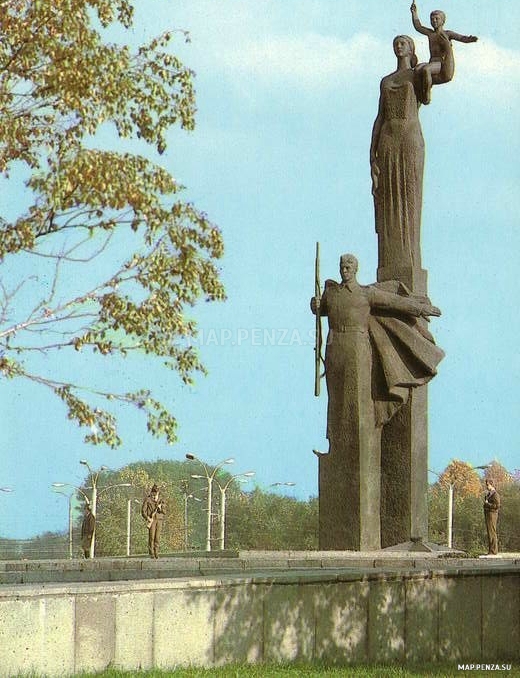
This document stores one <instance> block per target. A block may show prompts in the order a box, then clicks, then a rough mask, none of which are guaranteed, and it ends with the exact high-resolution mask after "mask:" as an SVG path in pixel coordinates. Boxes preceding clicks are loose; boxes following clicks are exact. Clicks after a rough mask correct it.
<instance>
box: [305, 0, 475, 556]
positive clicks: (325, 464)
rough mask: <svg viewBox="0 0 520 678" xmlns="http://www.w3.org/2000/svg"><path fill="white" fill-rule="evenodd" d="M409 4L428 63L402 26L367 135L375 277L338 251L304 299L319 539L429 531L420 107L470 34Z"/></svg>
mask: <svg viewBox="0 0 520 678" xmlns="http://www.w3.org/2000/svg"><path fill="white" fill-rule="evenodd" d="M411 12H412V22H413V25H414V27H415V28H416V30H418V31H419V32H420V33H422V34H424V35H427V36H428V41H429V46H430V61H429V62H428V63H424V64H419V63H418V59H417V57H416V54H415V44H414V41H413V40H412V38H410V37H409V36H406V35H399V36H397V37H396V38H394V41H393V48H394V53H395V56H396V59H397V67H396V69H395V70H394V71H393V72H392V73H390V74H389V75H387V76H385V77H384V78H383V79H382V80H381V85H380V98H379V110H378V113H377V117H376V119H375V122H374V126H373V130H372V140H371V145H370V169H371V176H372V194H373V197H374V208H375V229H376V232H377V240H378V269H377V283H375V284H373V285H369V286H366V287H362V286H360V285H359V284H358V283H357V281H356V271H357V260H356V258H355V257H354V256H353V255H344V256H342V257H341V259H340V276H341V281H342V282H341V283H336V282H334V281H332V280H328V281H326V283H325V288H324V292H323V296H321V297H320V295H319V293H318V291H317V292H316V293H315V296H314V297H313V299H312V300H311V309H312V311H313V313H315V314H317V316H318V317H319V316H322V315H323V316H327V317H328V322H329V336H328V338H327V346H326V353H325V377H326V382H327V394H328V409H327V438H328V440H329V450H328V452H326V453H319V452H316V454H317V455H318V457H319V509H320V526H319V535H320V548H322V549H334V550H343V549H347V550H373V549H379V548H381V547H383V548H384V547H389V546H393V545H396V544H402V548H403V549H404V548H409V547H410V544H419V545H420V544H425V543H426V542H427V537H428V508H427V488H428V479H427V474H428V467H427V464H428V433H427V426H428V421H427V410H428V403H427V387H426V384H427V382H428V381H429V380H430V379H431V378H432V377H433V376H434V375H435V373H436V367H437V365H438V363H439V362H440V360H441V359H442V357H443V355H444V354H443V352H442V350H441V349H439V348H438V347H437V346H436V345H435V343H434V340H433V337H432V336H431V334H430V333H429V332H428V330H427V329H426V319H427V317H428V316H430V315H439V314H440V311H439V309H437V308H436V307H434V306H432V305H431V303H430V301H429V299H428V297H427V272H426V271H425V270H423V268H422V264H421V238H420V226H421V212H422V185H423V168H424V140H423V136H422V131H421V126H420V122H419V108H420V106H421V104H429V103H430V98H431V88H432V86H433V85H439V84H443V83H446V82H449V81H450V80H451V79H452V77H453V72H454V58H453V50H452V46H451V41H452V40H459V41H461V42H474V41H475V40H476V39H477V38H475V37H474V36H461V35H459V34H457V33H454V32H453V31H447V30H445V29H444V21H445V15H444V13H443V12H440V11H439V10H436V11H435V12H432V14H431V23H432V28H431V29H429V28H425V27H424V26H422V25H421V23H420V21H419V18H418V14H417V7H416V5H415V3H414V4H412V7H411ZM318 325H319V322H317V326H318ZM318 334H319V333H318ZM320 344H321V340H319V341H318V342H317V348H316V350H317V356H318V355H319V351H320ZM317 364H319V361H318V362H317ZM318 379H319V377H318ZM317 391H319V389H316V390H315V393H316V392H317ZM412 548H413V546H412ZM417 548H421V547H420V546H418V547H417ZM424 548H427V547H426V546H424Z"/></svg>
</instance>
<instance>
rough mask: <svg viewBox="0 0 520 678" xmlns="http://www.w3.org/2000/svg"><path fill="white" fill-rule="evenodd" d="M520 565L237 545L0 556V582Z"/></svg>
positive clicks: (515, 560)
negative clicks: (156, 552)
mask: <svg viewBox="0 0 520 678" xmlns="http://www.w3.org/2000/svg"><path fill="white" fill-rule="evenodd" d="M504 567H507V568H513V570H514V569H516V568H518V569H520V554H518V553H516V554H515V553H510V554H507V553H501V554H499V555H498V556H486V557H481V558H466V557H461V555H460V552H456V551H453V553H451V554H447V553H446V552H445V551H442V552H435V551H434V552H426V551H425V552H422V551H421V552H413V551H408V552H407V551H404V552H403V551H388V550H382V551H371V552H358V551H241V552H239V553H238V552H222V553H221V552H218V551H213V552H211V553H206V552H202V553H196V554H193V553H175V554H170V555H165V556H163V557H160V558H159V559H158V560H154V559H151V558H148V557H131V558H95V559H93V560H85V559H81V560H80V559H70V560H68V559H67V560H11V561H0V585H9V584H10V585H18V584H45V583H72V582H103V581H104V582H117V581H132V580H136V581H138V580H143V579H147V580H152V579H176V578H190V577H193V578H201V577H202V578H204V577H214V576H231V577H232V576H244V575H247V576H253V575H262V576H263V575H264V574H266V575H272V574H275V573H277V574H279V575H282V574H284V575H291V574H292V573H294V572H295V571H297V570H298V571H301V572H304V573H307V574H309V575H310V573H311V572H312V573H313V574H314V575H320V574H325V573H327V572H328V573H329V574H330V573H331V571H333V570H334V571H339V572H342V571H346V572H353V571H354V572H364V571H367V570H368V571H370V570H378V571H379V572H384V571H387V572H399V571H409V570H412V571H414V570H415V571H421V572H425V571H428V572H430V571H443V572H450V573H452V572H454V573H456V572H468V571H470V570H475V569H477V570H486V571H488V570H490V569H496V568H504Z"/></svg>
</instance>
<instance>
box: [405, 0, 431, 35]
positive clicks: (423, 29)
mask: <svg viewBox="0 0 520 678" xmlns="http://www.w3.org/2000/svg"><path fill="white" fill-rule="evenodd" d="M410 11H411V12H412V23H413V27H414V28H415V30H416V31H417V32H418V33H422V34H423V35H429V34H430V33H433V31H432V29H431V28H426V26H423V25H422V23H421V22H420V20H419V15H418V14H417V5H416V4H415V2H412V6H411V7H410Z"/></svg>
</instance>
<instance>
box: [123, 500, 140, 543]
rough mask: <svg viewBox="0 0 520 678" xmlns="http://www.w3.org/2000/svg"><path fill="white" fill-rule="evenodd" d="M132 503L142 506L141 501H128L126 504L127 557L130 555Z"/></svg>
mask: <svg viewBox="0 0 520 678" xmlns="http://www.w3.org/2000/svg"><path fill="white" fill-rule="evenodd" d="M132 502H135V503H136V504H140V503H141V502H140V501H139V499H128V501H127V503H126V555H127V556H129V555H130V524H131V523H130V520H131V518H132Z"/></svg>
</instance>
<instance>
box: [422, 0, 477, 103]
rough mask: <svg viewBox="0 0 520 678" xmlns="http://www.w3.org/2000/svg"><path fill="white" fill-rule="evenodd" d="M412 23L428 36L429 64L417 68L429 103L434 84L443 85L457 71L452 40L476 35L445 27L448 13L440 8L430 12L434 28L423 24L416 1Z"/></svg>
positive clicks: (474, 38) (467, 38) (424, 99)
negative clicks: (464, 33)
mask: <svg viewBox="0 0 520 678" xmlns="http://www.w3.org/2000/svg"><path fill="white" fill-rule="evenodd" d="M410 10H411V12H412V23H413V26H414V28H415V30H416V31H418V32H419V33H422V34H423V35H427V36H428V42H429V46H430V61H429V62H428V63H427V64H419V66H418V67H417V70H418V71H420V72H421V74H423V77H424V80H423V85H424V96H423V103H425V104H429V103H430V98H431V88H432V85H441V84H443V83H445V82H449V81H450V80H451V79H452V78H453V73H454V71H455V59H454V57H453V47H452V44H451V41H452V40H458V42H476V41H477V40H478V38H477V37H475V36H474V35H460V33H455V32H454V31H449V30H447V29H445V28H444V24H445V22H446V14H444V12H442V11H441V10H439V9H436V10H434V11H433V12H432V13H431V14H430V23H431V25H432V28H427V27H426V26H423V25H422V24H421V22H420V20H419V15H418V14H417V6H416V4H415V2H414V3H413V4H412V6H411V7H410Z"/></svg>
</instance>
